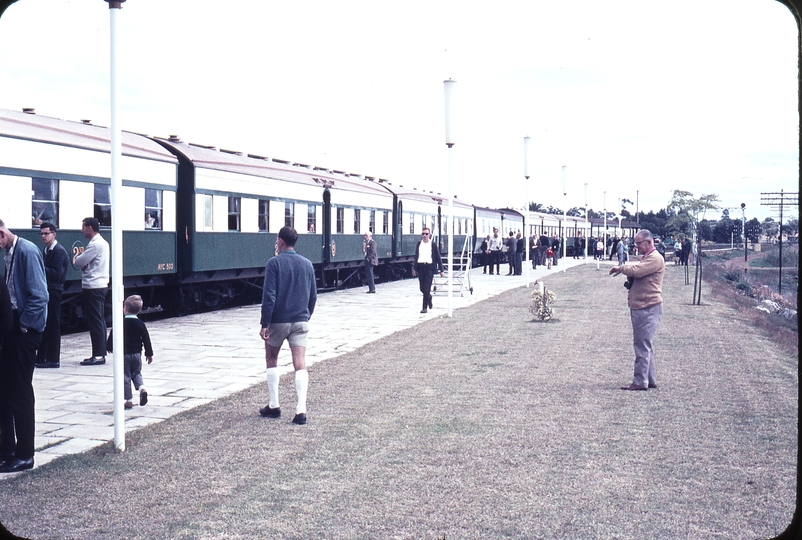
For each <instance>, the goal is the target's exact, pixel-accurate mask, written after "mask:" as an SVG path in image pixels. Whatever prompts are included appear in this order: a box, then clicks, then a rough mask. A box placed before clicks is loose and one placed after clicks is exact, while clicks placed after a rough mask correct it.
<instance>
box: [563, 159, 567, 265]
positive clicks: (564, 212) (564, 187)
mask: <svg viewBox="0 0 802 540" xmlns="http://www.w3.org/2000/svg"><path fill="white" fill-rule="evenodd" d="M565 168H566V165H563V238H562V241H563V265H562V266H563V272H565V267H566V262H565V260H566V255H567V254H568V246H567V245H566V244H567V242H566V240H567V239H568V238H567V237H568V210H567V208H568V206H567V204H568V188H567V187H566V185H565Z"/></svg>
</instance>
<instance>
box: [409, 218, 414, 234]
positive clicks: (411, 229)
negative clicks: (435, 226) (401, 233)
mask: <svg viewBox="0 0 802 540" xmlns="http://www.w3.org/2000/svg"><path fill="white" fill-rule="evenodd" d="M409 234H415V214H412V213H410V214H409Z"/></svg>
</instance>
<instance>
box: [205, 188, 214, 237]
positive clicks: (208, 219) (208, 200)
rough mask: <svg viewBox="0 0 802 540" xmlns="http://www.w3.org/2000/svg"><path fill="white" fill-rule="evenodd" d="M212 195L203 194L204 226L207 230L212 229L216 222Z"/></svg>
mask: <svg viewBox="0 0 802 540" xmlns="http://www.w3.org/2000/svg"><path fill="white" fill-rule="evenodd" d="M212 208H213V206H212V196H211V195H204V196H203V228H204V229H205V230H207V231H208V230H211V229H212V225H213V224H214V223H213V221H212V216H213V215H214V212H212Z"/></svg>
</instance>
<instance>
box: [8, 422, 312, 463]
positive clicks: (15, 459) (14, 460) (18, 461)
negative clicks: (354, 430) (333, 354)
mask: <svg viewBox="0 0 802 540" xmlns="http://www.w3.org/2000/svg"><path fill="white" fill-rule="evenodd" d="M304 421H306V419H304ZM28 469H33V458H32V457H30V458H28V459H17V458H14V459H9V460H8V461H4V462H3V464H2V465H0V473H13V472H19V471H26V470H28Z"/></svg>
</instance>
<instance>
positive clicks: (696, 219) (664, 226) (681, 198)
mask: <svg viewBox="0 0 802 540" xmlns="http://www.w3.org/2000/svg"><path fill="white" fill-rule="evenodd" d="M620 202H621V209H620V210H619V211H618V212H614V211H608V212H607V219H609V220H613V219H618V216H619V215H620V216H621V217H622V218H624V219H631V220H634V221H637V222H639V223H640V226H641V228H643V229H648V230H649V231H650V232H651V233H652V234H657V235H660V236H661V237H662V238H667V237H670V236H674V237H675V238H678V237H680V236H688V237H691V238H693V233H694V231H696V233H697V235H698V237H699V238H701V239H702V240H706V241H712V242H716V243H722V244H725V243H729V242H731V241H732V242H741V241H742V235H743V221H742V220H741V219H740V218H735V219H732V218H731V217H730V209H729V208H723V209H722V207H721V206H720V204H719V202H720V201H719V198H718V195H716V194H708V195H702V196H701V197H698V198H697V197H694V195H693V193H691V192H689V191H683V190H674V192H673V194H672V196H671V200H670V201H669V203H668V205H667V206H666V207H665V208H661V209H660V210H658V211H657V212H655V211H653V210H650V211H649V212H638V215H637V216H633V214H632V213H630V211H629V209H628V208H627V206H630V207H631V206H632V205H633V203H632V201H630V200H629V199H621V200H620ZM529 210H530V211H531V212H544V213H546V214H560V215H562V214H563V211H562V210H561V209H560V208H556V207H553V206H551V205H548V206H546V205H543V204H540V203H536V202H530V203H529ZM719 210H721V211H722V213H721V217H719V218H718V219H708V217H707V213H708V211H710V212H711V213H714V212H715V214H716V215H718V211H719ZM565 214H566V215H568V216H574V217H581V218H584V217H585V209H584V208H583V207H576V206H575V207H573V208H571V209H570V210H567V211H566V212H565ZM587 217H588V218H589V219H594V218H596V219H603V218H604V213H603V211H602V212H597V211H594V210H593V209H592V208H588V211H587ZM780 231H782V233H783V234H787V235H789V236H792V235H796V234H798V233H799V219H798V218H791V219H789V220H788V221H787V222H785V223H783V224H780V223H779V222H777V221H774V219H773V218H770V217H767V218H766V219H765V220H763V221H762V222H761V221H759V220H758V219H757V218H752V219H750V220H747V222H746V237H747V238H748V239H749V241H751V242H758V241H759V240H760V236H761V235H766V236H769V237H776V236H777V235H778V234H779V232H780Z"/></svg>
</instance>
